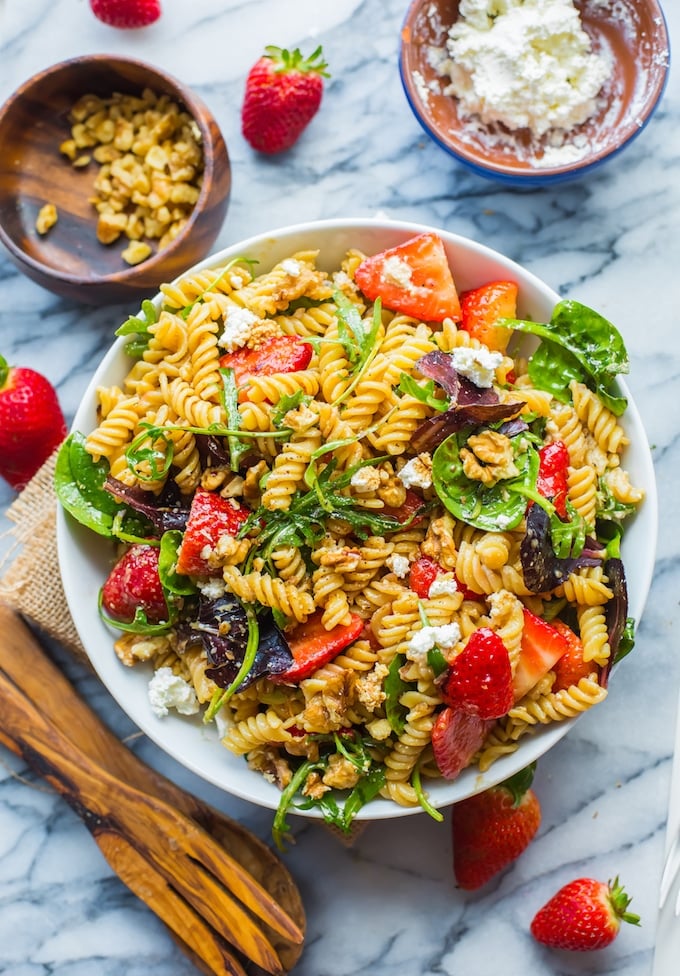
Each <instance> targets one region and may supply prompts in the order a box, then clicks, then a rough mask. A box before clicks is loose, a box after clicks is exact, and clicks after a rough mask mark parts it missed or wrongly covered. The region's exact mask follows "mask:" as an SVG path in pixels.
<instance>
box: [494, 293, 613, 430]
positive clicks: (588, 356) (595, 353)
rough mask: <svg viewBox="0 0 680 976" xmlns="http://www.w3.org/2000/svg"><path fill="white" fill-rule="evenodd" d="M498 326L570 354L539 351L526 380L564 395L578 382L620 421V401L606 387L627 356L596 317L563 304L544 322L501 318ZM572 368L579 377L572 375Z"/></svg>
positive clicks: (582, 308) (609, 325)
mask: <svg viewBox="0 0 680 976" xmlns="http://www.w3.org/2000/svg"><path fill="white" fill-rule="evenodd" d="M499 324H502V325H503V326H507V327H509V328H511V329H514V330H515V331H517V332H530V333H532V334H533V335H537V336H539V337H540V338H541V339H543V340H546V341H547V342H548V343H551V344H552V345H553V346H554V345H558V346H561V347H562V349H563V350H564V351H566V353H568V354H570V356H564V355H558V354H557V353H556V351H555V350H554V349H551V348H548V349H547V350H545V351H543V352H542V353H540V352H539V354H538V358H536V359H535V362H534V364H533V366H532V362H531V360H530V362H529V375H530V376H531V379H532V381H533V383H534V385H536V386H538V387H539V389H547V390H549V391H550V392H552V391H553V390H554V389H556V388H559V390H561V391H563V390H564V388H565V386H566V385H567V383H568V382H569V380H571V379H577V378H579V379H580V380H581V381H582V382H585V383H587V385H588V386H590V387H591V389H594V390H595V392H596V393H597V394H598V396H599V397H600V398H601V399H602V401H603V402H604V403H605V404H606V405H607V406H608V407H609V409H610V410H611V411H612V413H614V414H615V415H616V416H620V415H621V414H622V413H623V412H624V410H625V409H626V405H627V401H626V399H625V397H619V396H615V395H612V394H611V393H610V386H611V383H612V381H613V380H614V378H615V377H616V376H618V375H619V374H620V373H627V372H628V371H629V369H630V364H629V361H628V353H627V352H626V347H625V344H624V342H623V339H622V337H621V334H620V333H619V331H618V330H617V329H616V328H615V326H613V325H612V323H611V322H609V321H607V319H605V318H604V317H603V316H602V315H600V314H599V312H596V311H594V310H593V309H592V308H588V306H587V305H581V304H580V302H575V301H572V300H569V299H566V300H564V301H561V302H558V304H557V305H556V306H555V308H554V310H553V313H552V315H551V317H550V322H549V323H540V322H531V321H528V320H523V319H503V320H502V321H501V322H500V323H499ZM535 356H536V354H535ZM570 357H571V358H570ZM534 358H535V357H532V359H534ZM577 367H578V370H579V372H580V376H576V375H575V372H576V370H577ZM542 384H543V385H542ZM563 397H564V394H562V395H561V397H560V399H563Z"/></svg>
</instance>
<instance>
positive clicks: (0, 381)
mask: <svg viewBox="0 0 680 976" xmlns="http://www.w3.org/2000/svg"><path fill="white" fill-rule="evenodd" d="M8 376H9V366H8V365H7V360H6V359H5V357H4V356H0V390H2V389H3V387H4V386H5V383H6V382H7V377H8Z"/></svg>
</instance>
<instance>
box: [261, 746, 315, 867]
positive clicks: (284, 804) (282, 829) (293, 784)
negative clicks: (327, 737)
mask: <svg viewBox="0 0 680 976" xmlns="http://www.w3.org/2000/svg"><path fill="white" fill-rule="evenodd" d="M325 766H326V760H322V761H319V760H317V761H314V762H312V760H310V759H306V760H305V761H304V762H302V763H300V765H299V766H298V768H297V769H296V770H295V772H294V773H293V775H292V777H291V780H290V783H289V784H288V786H286V788H285V789H284V790H283V791H282V793H281V799H280V800H279V805H278V807H277V808H276V814H275V815H274V822H273V824H272V838H273V840H274V843H275V844H276V846H277V848H278V849H279V850H280V851H285V849H286V848H285V841H286V840H288V839H289V838H290V826H289V824H288V822H287V821H286V814H287V813H288V810H289V809H290V807H291V806H292V805H293V800H294V799H295V795H296V793H297V792H298V790H299V789H300V788H301V786H302V785H303V784H304V782H305V780H306V779H307V777H308V776H309V774H310V773H312V772H314V771H315V770H317V769H324V768H325Z"/></svg>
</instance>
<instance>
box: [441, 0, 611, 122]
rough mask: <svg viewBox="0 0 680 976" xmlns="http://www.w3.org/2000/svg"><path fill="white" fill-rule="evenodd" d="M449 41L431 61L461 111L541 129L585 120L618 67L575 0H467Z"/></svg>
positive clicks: (481, 118)
mask: <svg viewBox="0 0 680 976" xmlns="http://www.w3.org/2000/svg"><path fill="white" fill-rule="evenodd" d="M459 15H460V16H459V19H458V20H457V21H456V23H455V24H454V25H453V26H452V27H451V29H450V30H449V35H448V39H447V43H446V48H445V49H442V48H433V49H432V50H431V51H430V57H429V60H430V63H431V64H432V66H433V67H434V68H435V70H436V71H437V72H438V74H440V75H443V76H448V77H449V78H450V80H451V83H450V84H449V85H448V86H447V87H446V88H445V89H444V92H445V94H450V95H454V96H455V97H456V98H457V99H458V101H459V107H460V110H461V113H462V114H463V115H465V116H467V117H469V116H476V117H478V118H479V119H480V120H481V121H482V122H483V123H484V124H490V123H491V124H493V123H497V122H499V123H501V124H502V125H504V126H505V127H506V128H508V129H510V130H517V129H529V130H531V132H532V134H533V135H534V136H536V137H541V136H543V135H544V134H545V133H547V132H548V131H549V130H551V129H560V130H563V131H568V130H570V129H573V128H574V127H575V126H577V125H580V124H581V123H583V122H585V121H586V119H588V118H589V117H590V116H592V115H593V114H594V113H595V111H596V108H597V103H596V99H597V96H598V93H599V92H600V90H601V89H602V86H603V85H604V83H605V81H606V80H607V79H608V78H609V77H610V75H611V72H612V65H611V60H610V58H609V57H608V56H606V55H604V54H596V53H594V52H593V50H592V45H591V41H590V38H589V36H588V34H587V33H586V32H585V31H584V30H583V28H582V25H581V19H580V15H579V12H578V10H577V9H576V7H575V6H574V4H573V2H572V0H461V3H460V7H459Z"/></svg>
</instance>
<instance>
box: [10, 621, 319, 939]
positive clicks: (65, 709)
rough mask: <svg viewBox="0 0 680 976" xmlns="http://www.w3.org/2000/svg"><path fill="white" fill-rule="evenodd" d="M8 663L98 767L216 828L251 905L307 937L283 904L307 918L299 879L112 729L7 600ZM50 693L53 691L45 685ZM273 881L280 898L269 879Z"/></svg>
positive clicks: (278, 925)
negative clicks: (257, 869)
mask: <svg viewBox="0 0 680 976" xmlns="http://www.w3.org/2000/svg"><path fill="white" fill-rule="evenodd" d="M0 635H1V636H0V667H1V668H2V669H3V670H4V671H5V672H6V673H7V674H8V675H9V676H10V677H11V678H12V680H13V682H14V683H15V685H16V686H17V687H18V688H19V689H20V690H21V691H22V692H23V693H24V695H25V696H26V697H27V698H29V699H30V700H32V701H40V702H41V711H42V712H43V714H44V716H45V717H46V718H47V719H48V720H49V723H50V726H51V727H56V728H57V729H60V730H61V732H63V733H64V734H65V735H66V736H67V737H68V738H69V739H70V741H71V742H75V743H76V744H77V746H78V748H79V755H82V754H85V755H87V756H89V757H90V758H91V759H92V760H93V761H94V762H95V763H96V764H97V765H98V766H101V767H103V768H105V769H106V770H107V771H109V772H112V773H113V774H114V775H115V776H116V777H117V778H119V779H122V780H123V782H125V783H127V784H129V785H130V786H132V787H136V788H137V789H139V790H141V791H142V792H144V793H145V794H152V795H154V796H155V797H157V798H158V799H160V800H161V801H164V802H166V803H167V804H169V805H170V806H171V807H173V808H175V809H176V810H179V811H180V812H182V813H184V814H185V815H186V816H187V817H189V818H191V819H193V820H194V821H196V822H197V823H198V824H199V825H201V826H203V827H204V828H205V829H206V830H208V832H209V833H214V834H215V835H216V836H217V837H218V840H219V843H220V847H221V848H222V849H224V850H223V851H222V850H221V851H220V853H221V854H222V853H223V855H224V856H225V857H227V858H230V859H231V864H230V867H231V869H232V871H233V877H234V878H237V879H238V880H239V882H240V885H241V888H240V890H239V893H238V894H239V897H240V898H241V900H242V901H243V902H244V904H246V905H247V906H248V907H249V908H250V910H251V911H252V912H253V913H254V914H255V915H257V916H258V917H259V918H261V919H262V920H263V921H264V922H266V924H267V925H269V926H270V927H271V928H272V929H273V930H274V932H277V933H278V934H279V935H281V936H283V938H285V939H287V940H290V941H291V942H293V943H295V944H298V945H299V944H301V943H302V941H303V939H304V933H303V930H302V929H301V927H300V926H299V925H298V924H297V922H296V921H295V920H294V919H293V918H292V917H291V916H290V915H289V914H288V913H287V912H286V911H284V909H283V908H282V907H281V906H280V904H279V903H278V899H279V898H281V895H282V894H283V893H284V892H285V894H286V895H287V898H288V900H292V901H293V904H294V907H295V909H296V915H297V917H298V918H300V919H304V912H303V910H302V903H301V901H300V900H299V896H298V897H296V898H292V899H291V892H296V891H297V889H296V887H295V883H294V882H293V879H292V878H291V877H290V875H289V874H288V872H287V870H286V869H285V868H284V867H283V865H282V864H281V862H280V861H279V859H278V858H276V856H275V855H274V854H273V853H272V852H271V851H270V849H269V848H268V847H267V846H266V844H263V843H262V841H260V840H259V839H258V838H256V837H254V835H252V834H251V833H250V831H247V830H246V829H245V828H243V827H242V826H241V825H240V824H237V823H236V821H231V820H229V818H227V817H225V816H224V815H223V814H218V813H217V812H216V811H214V810H213V809H212V808H211V807H210V806H209V805H208V804H205V803H203V802H202V801H201V800H199V799H198V798H197V797H194V796H192V795H191V794H190V793H187V792H186V791H185V790H182V789H180V788H179V787H177V786H175V784H174V783H171V782H170V781H169V780H167V779H166V778H165V777H164V776H162V775H161V774H160V773H157V772H156V771H155V770H152V769H151V768H150V767H149V766H147V765H146V764H145V763H143V762H142V761H141V760H139V759H137V757H136V756H135V755H134V754H133V753H131V752H130V750H129V749H127V748H126V747H125V746H124V745H123V744H122V743H121V742H120V740H119V739H117V738H116V736H115V735H113V733H111V732H110V731H109V729H107V728H106V726H105V725H103V723H102V722H101V721H100V720H99V718H98V717H97V716H96V715H95V714H94V712H93V711H92V710H91V709H90V708H89V707H88V706H87V705H86V704H85V702H84V701H83V700H82V699H81V698H80V696H79V695H78V694H77V693H76V691H75V689H74V688H73V686H72V685H71V684H70V682H69V681H68V680H67V679H66V678H65V676H64V675H63V674H62V672H61V671H60V670H59V669H58V668H57V667H56V666H55V665H54V664H53V662H52V661H51V660H50V659H49V658H48V657H47V655H46V654H45V652H44V651H43V649H42V648H41V646H40V644H39V643H38V642H37V640H36V639H35V637H34V636H33V634H32V633H31V631H30V630H29V629H28V627H26V625H25V624H24V623H23V622H22V621H21V620H20V619H19V618H18V617H17V616H16V614H14V613H12V611H11V610H9V608H7V607H3V606H0ZM47 688H49V689H50V694H49V695H47V696H46V695H45V689H47ZM239 855H240V858H244V856H246V855H249V857H248V861H249V865H252V866H257V865H259V864H261V863H263V864H264V865H265V868H264V870H263V876H262V878H259V879H258V878H254V877H253V875H252V873H250V872H249V871H247V870H244V869H243V867H242V865H241V863H240V858H239ZM265 879H266V880H267V882H268V883H269V885H270V886H271V888H272V889H273V890H274V893H275V895H276V898H273V897H271V896H270V894H269V891H268V890H267V889H266V888H265V887H264V886H263V883H262V882H263V881H264V880H265Z"/></svg>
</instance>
